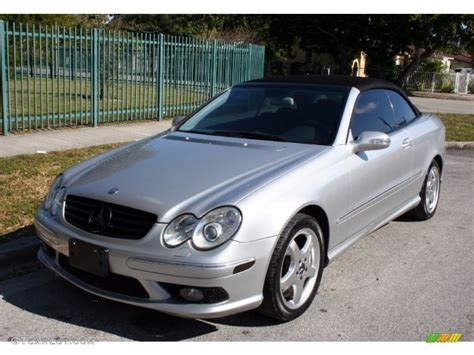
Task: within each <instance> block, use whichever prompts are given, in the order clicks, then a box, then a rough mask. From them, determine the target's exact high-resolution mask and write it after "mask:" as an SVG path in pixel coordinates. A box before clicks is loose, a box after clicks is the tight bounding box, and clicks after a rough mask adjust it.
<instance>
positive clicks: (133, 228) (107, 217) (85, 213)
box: [64, 195, 158, 239]
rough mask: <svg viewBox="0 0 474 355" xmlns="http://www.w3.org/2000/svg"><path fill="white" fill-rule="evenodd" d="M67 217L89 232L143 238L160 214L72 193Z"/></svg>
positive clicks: (113, 236) (67, 200)
mask: <svg viewBox="0 0 474 355" xmlns="http://www.w3.org/2000/svg"><path fill="white" fill-rule="evenodd" d="M64 218H65V219H66V221H68V222H69V223H70V224H72V225H73V226H76V227H77V228H80V229H82V230H85V231H87V232H89V233H94V234H98V235H103V236H106V237H112V238H121V239H140V238H143V237H144V236H145V235H146V234H147V233H148V232H149V231H150V229H151V228H152V227H153V224H154V223H155V222H156V221H157V219H158V217H157V215H155V214H153V213H149V212H145V211H141V210H137V209H134V208H130V207H125V206H120V205H116V204H113V203H108V202H103V201H97V200H93V199H90V198H85V197H80V196H74V195H68V196H67V198H66V205H65V211H64Z"/></svg>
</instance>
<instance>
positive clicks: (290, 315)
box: [273, 214, 325, 320]
mask: <svg viewBox="0 0 474 355" xmlns="http://www.w3.org/2000/svg"><path fill="white" fill-rule="evenodd" d="M295 219H296V221H295ZM291 222H293V223H291ZM291 222H290V224H289V225H291V227H290V228H289V229H285V231H284V232H283V233H282V235H281V237H280V238H284V243H283V244H282V246H281V248H280V250H279V251H278V255H274V257H277V258H278V263H277V267H276V269H275V270H273V272H274V273H276V275H273V283H274V285H273V292H274V293H275V294H274V295H273V297H274V299H275V301H276V306H277V308H278V312H279V313H280V314H281V316H282V318H284V319H285V320H291V319H294V318H296V317H298V316H300V315H301V314H302V313H304V312H305V311H306V309H307V308H308V307H309V306H310V305H311V302H312V301H313V299H314V297H315V295H316V292H317V290H318V288H319V284H320V283H321V277H322V274H323V269H324V263H325V245H324V238H323V234H322V229H321V227H320V225H319V223H318V222H317V221H316V219H314V218H312V217H310V216H307V215H304V214H298V215H296V216H295V217H294V218H293V219H292V221H291ZM303 228H310V229H311V230H313V231H314V232H315V234H316V237H317V238H318V240H319V246H320V248H319V249H320V250H319V252H320V263H319V269H318V275H317V279H316V282H315V284H314V288H313V291H312V292H311V295H310V296H309V297H308V299H307V300H306V302H305V303H304V304H303V305H302V306H301V307H299V308H298V309H290V308H288V307H287V306H286V305H285V303H284V302H283V299H282V295H281V293H280V273H281V267H282V264H283V260H284V256H285V252H286V249H287V247H288V245H289V243H290V242H291V240H292V238H293V236H294V234H295V233H296V232H298V231H299V230H301V229H303Z"/></svg>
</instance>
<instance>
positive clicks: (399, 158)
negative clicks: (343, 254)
mask: <svg viewBox="0 0 474 355" xmlns="http://www.w3.org/2000/svg"><path fill="white" fill-rule="evenodd" d="M364 131H378V132H383V133H386V134H388V135H389V137H390V140H391V143H390V146H389V147H387V148H385V149H381V150H373V151H364V152H359V153H357V154H352V155H351V156H350V157H349V158H348V161H347V168H348V169H349V170H348V171H349V184H350V194H349V198H348V208H347V212H346V214H345V215H343V216H342V217H341V218H340V219H339V223H346V228H345V230H346V237H347V238H350V237H352V236H356V235H360V234H364V233H365V232H367V231H368V230H370V229H372V228H373V226H374V225H375V224H376V223H378V222H379V221H380V220H381V219H383V218H385V217H386V216H388V215H389V214H390V213H391V212H392V211H394V210H395V209H396V208H398V206H400V205H401V204H403V202H404V200H405V196H404V194H403V193H402V192H401V190H402V187H403V186H404V184H405V183H406V182H407V181H409V179H410V167H411V163H412V149H411V144H410V142H411V138H410V136H409V135H408V133H407V131H406V130H402V129H396V121H395V117H394V113H393V109H392V105H391V103H390V101H389V99H388V96H387V94H386V92H385V90H381V89H374V90H368V91H365V92H362V93H361V94H360V95H359V98H358V99H357V102H356V105H355V108H354V112H353V115H352V119H351V125H350V134H349V139H354V140H355V139H357V137H358V136H359V135H360V134H361V133H362V132H364Z"/></svg>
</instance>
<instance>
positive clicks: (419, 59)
mask: <svg viewBox="0 0 474 355" xmlns="http://www.w3.org/2000/svg"><path fill="white" fill-rule="evenodd" d="M432 55H433V50H432V49H431V48H427V49H425V51H424V52H423V53H421V50H420V49H417V50H416V55H415V58H413V60H412V61H411V62H410V63H409V64H408V65H407V66H406V67H405V68H403V70H402V71H401V72H400V74H398V77H397V79H395V84H397V85H398V86H400V87H402V86H403V85H404V84H405V81H406V79H407V78H408V76H409V75H411V74H413V73H414V72H415V71H416V69H418V67H419V66H420V64H421V63H423V62H424V61H425V60H427V59H428V58H430V57H431V56H432Z"/></svg>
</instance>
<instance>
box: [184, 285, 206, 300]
mask: <svg viewBox="0 0 474 355" xmlns="http://www.w3.org/2000/svg"><path fill="white" fill-rule="evenodd" d="M179 294H180V295H181V297H183V298H184V299H185V300H186V301H190V302H200V301H202V300H203V298H204V294H203V293H202V291H200V290H198V289H197V288H193V287H185V288H182V289H181V290H180V291H179Z"/></svg>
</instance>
